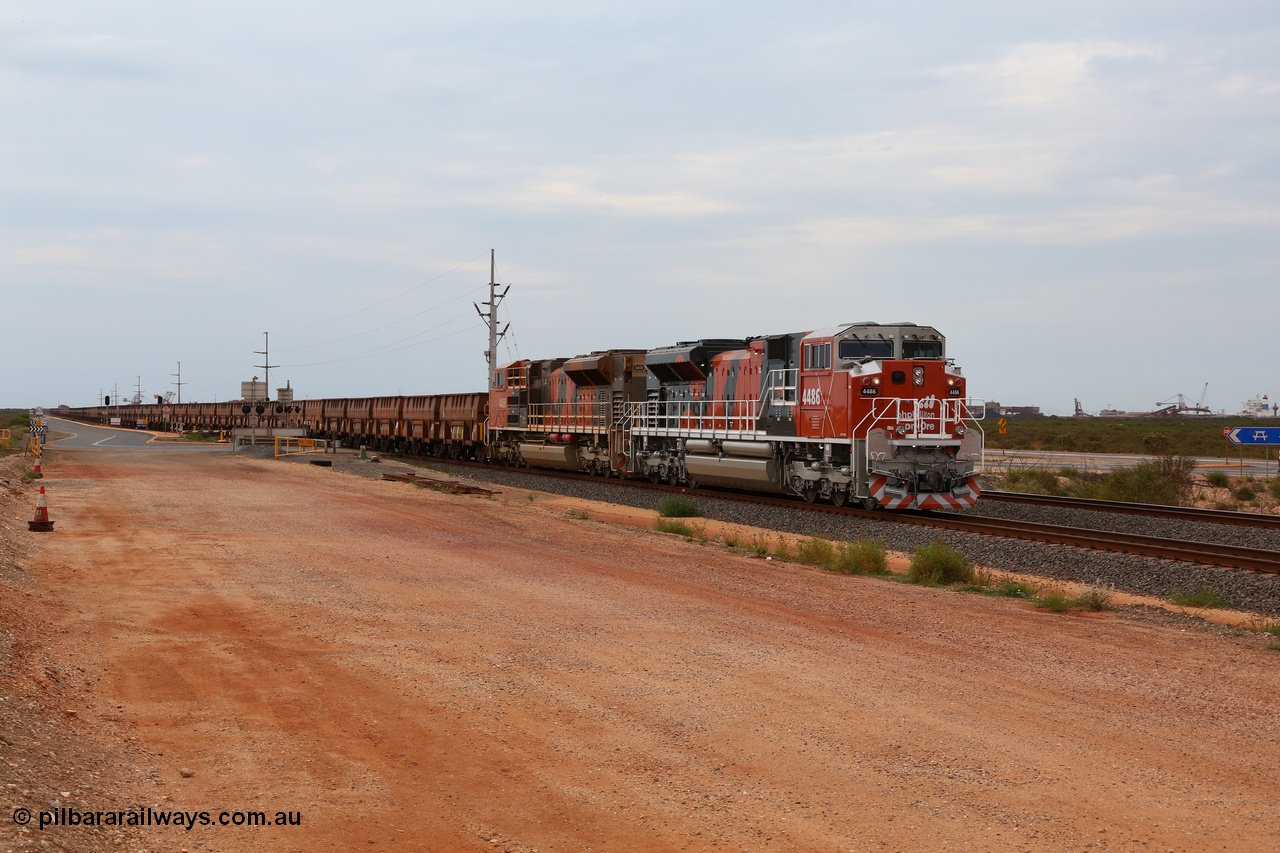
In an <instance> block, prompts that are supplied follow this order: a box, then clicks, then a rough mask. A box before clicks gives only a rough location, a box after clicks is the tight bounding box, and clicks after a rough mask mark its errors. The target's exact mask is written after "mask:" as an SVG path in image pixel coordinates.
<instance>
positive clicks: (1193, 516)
mask: <svg viewBox="0 0 1280 853" xmlns="http://www.w3.org/2000/svg"><path fill="white" fill-rule="evenodd" d="M981 500H990V501H1002V502H1004V503H1018V504H1031V505H1035V506H1052V507H1060V508H1063V509H1088V510H1097V511H1099V512H1114V513H1120V514H1124V515H1146V516H1151V517H1154V518H1177V519H1182V520H1183V521H1204V522H1209V523H1211V524H1232V525H1236V526H1238V527H1265V528H1271V529H1278V528H1280V515H1262V514H1261V513H1255V512H1237V511H1235V510H1229V509H1197V508H1195V507H1183V506H1163V505H1161V504H1138V503H1128V502H1126V501H1103V500H1095V499H1093V498H1069V497H1062V496H1059V495H1033V494H1027V493H1025V492H999V491H994V490H992V489H985V490H983V492H982V497H981Z"/></svg>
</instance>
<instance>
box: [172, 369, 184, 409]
mask: <svg viewBox="0 0 1280 853" xmlns="http://www.w3.org/2000/svg"><path fill="white" fill-rule="evenodd" d="M169 375H170V376H176V377H178V381H177V382H175V383H173V384H174V385H177V386H178V402H179V403H181V402H182V386H183V385H186V384H187V383H185V382H183V381H182V362H178V372H177V373H170V374H169Z"/></svg>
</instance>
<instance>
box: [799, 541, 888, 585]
mask: <svg viewBox="0 0 1280 853" xmlns="http://www.w3.org/2000/svg"><path fill="white" fill-rule="evenodd" d="M774 556H775V557H776V558H777V559H780V560H790V561H792V562H796V563H804V564H806V565H810V566H820V567H821V568H824V569H830V570H831V571H833V572H841V573H842V574H846V575H882V574H886V573H887V572H888V571H889V560H888V554H887V552H886V551H885V547H884V543H883V542H881V541H880V540H879V539H859V540H858V541H857V542H840V543H833V542H831V541H830V540H828V539H823V538H821V537H818V536H815V537H813V538H811V539H807V540H805V541H804V542H801V543H800V544H799V545H798V546H796V549H795V552H794V553H792V552H791V551H790V549H788V548H787V546H786V544H785V543H784V542H782V540H781V539H779V541H778V547H777V549H776V550H775V551H774Z"/></svg>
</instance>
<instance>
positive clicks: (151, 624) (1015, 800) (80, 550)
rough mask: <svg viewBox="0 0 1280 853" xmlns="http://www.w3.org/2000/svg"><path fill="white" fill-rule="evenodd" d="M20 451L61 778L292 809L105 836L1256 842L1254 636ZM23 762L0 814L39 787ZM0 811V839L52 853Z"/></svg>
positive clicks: (150, 466) (143, 797)
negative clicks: (79, 771) (76, 765)
mask: <svg viewBox="0 0 1280 853" xmlns="http://www.w3.org/2000/svg"><path fill="white" fill-rule="evenodd" d="M45 470H46V474H47V475H48V476H47V477H46V480H45V481H44V482H45V484H46V485H47V487H48V491H49V503H50V509H51V512H52V514H53V517H54V518H55V520H56V522H57V529H56V532H55V533H53V534H48V535H44V536H43V537H37V536H35V535H32V536H31V537H30V538H29V539H28V538H24V539H23V542H22V543H20V548H21V549H22V554H21V557H20V558H21V562H22V563H23V564H24V567H25V571H23V572H22V573H21V582H17V581H14V582H11V583H8V584H7V585H4V586H0V589H3V590H4V591H5V596H6V603H7V605H8V607H7V609H4V610H0V615H3V618H5V619H6V620H9V622H11V623H12V624H9V623H8V622H7V623H6V624H5V627H6V628H7V630H9V632H10V633H11V634H12V635H14V639H13V646H14V648H16V649H18V650H20V651H21V650H25V653H24V654H21V655H17V656H14V657H12V658H11V660H12V661H13V669H12V671H11V672H10V673H9V675H10V677H13V678H16V679H23V678H25V679H31V680H34V681H40V679H41V678H42V676H41V674H40V673H41V672H46V673H47V672H50V671H52V672H60V673H63V674H64V675H63V676H62V677H60V678H58V679H56V680H55V681H56V683H50V684H45V685H44V687H42V688H41V689H43V690H46V694H47V696H48V699H47V701H46V702H45V703H44V706H43V707H45V708H46V710H48V711H49V712H50V713H53V714H56V713H57V711H58V709H61V708H64V707H65V708H67V709H74V710H75V711H76V714H75V715H74V717H73V718H72V719H73V722H69V723H65V725H66V726H68V727H70V729H73V730H74V731H73V734H74V736H75V737H76V738H78V739H80V740H81V741H83V742H85V743H88V744H89V745H90V746H91V747H92V748H93V749H94V750H96V754H98V755H99V756H100V757H101V759H100V760H101V762H102V763H103V765H104V766H103V767H101V768H100V770H101V773H102V775H103V778H106V777H111V778H118V779H119V780H121V781H120V783H119V784H120V786H121V787H119V788H116V789H113V790H115V791H117V792H118V793H115V794H110V795H108V794H107V793H103V791H101V790H98V789H97V788H96V787H95V785H94V784H92V779H90V780H89V782H87V783H85V784H84V787H81V788H79V789H77V790H73V791H70V792H69V793H70V796H69V797H65V798H62V801H61V802H62V805H66V806H71V807H75V808H80V809H84V810H93V809H117V808H121V809H127V808H130V807H136V806H142V807H144V808H145V807H147V806H150V807H152V808H153V809H165V810H184V811H191V812H200V811H206V812H209V813H210V814H211V816H212V817H213V819H214V820H216V818H217V815H218V814H219V813H220V812H221V811H224V810H226V811H234V810H261V811H264V812H266V813H267V814H268V816H274V815H275V813H276V812H294V813H299V812H300V813H301V822H300V825H297V826H283V827H269V828H248V827H221V826H216V825H212V826H201V825H197V826H195V827H194V828H192V829H191V830H189V831H187V830H178V829H174V828H172V827H149V828H142V829H138V830H134V831H133V832H132V834H130V835H128V836H127V838H126V839H125V842H124V846H126V847H128V848H129V849H150V850H178V849H186V850H192V851H195V850H209V851H214V850H216V851H249V850H255V851H260V850H352V849H367V850H440V851H453V850H461V851H465V850H507V851H532V850H540V851H552V850H556V851H560V850H563V851H578V850H598V851H615V850H628V851H631V850H654V851H659V850H662V851H665V850H779V851H790V850H814V851H836V850H880V849H885V850H948V849H949V850H975V849H977V850H1007V849H1028V850H1079V849H1082V848H1098V849H1126V850H1127V849H1143V850H1167V849H1171V850H1232V851H1237V850H1274V849H1277V848H1280V806H1278V805H1277V804H1278V803H1280V777H1278V773H1277V767H1278V766H1280V740H1278V737H1277V723H1278V722H1280V714H1278V711H1280V708H1278V705H1280V700H1278V699H1277V697H1278V696H1280V674H1278V673H1280V653H1277V652H1272V651H1268V650H1266V649H1265V648H1264V647H1263V645H1262V643H1261V642H1260V641H1258V640H1257V639H1256V638H1254V637H1245V638H1234V637H1231V636H1227V635H1225V634H1222V633H1212V632H1208V631H1200V630H1187V629H1186V628H1180V627H1178V625H1177V624H1174V623H1170V624H1160V623H1158V622H1156V621H1151V620H1148V621H1139V620H1136V619H1133V618H1129V617H1127V616H1123V615H1115V614H1106V615H1103V616H1101V617H1099V618H1080V617H1064V616H1057V615H1051V614H1046V613H1041V612H1037V611H1034V610H1031V609H1028V608H1027V607H1026V606H1024V605H1020V604H1018V603H1016V602H1011V601H1008V600H1000V599H988V598H982V597H979V596H974V595H965V594H959V593H954V592H950V591H945V590H929V589H919V588H914V587H910V586H907V585H904V584H899V583H894V582H891V581H887V580H884V579H875V578H862V577H846V576H839V575H832V574H828V573H824V572H821V571H817V570H813V569H808V568H803V567H798V566H793V565H787V564H780V563H777V562H765V561H763V560H759V559H750V558H747V557H744V556H741V555H740V554H737V553H735V552H732V551H729V550H728V549H725V548H722V547H719V546H713V545H697V544H691V543H686V542H685V541H683V540H681V539H678V538H675V537H668V536H660V535H657V534H653V533H650V532H647V531H641V530H636V529H633V528H629V527H626V526H622V525H618V524H613V523H606V522H602V521H598V520H585V521H584V520H575V519H571V518H566V517H565V516H564V510H563V504H562V503H557V502H556V501H553V500H550V499H545V498H537V499H534V500H530V499H529V497H528V495H527V494H526V493H523V492H517V491H505V492H503V493H502V494H501V495H499V496H498V497H497V499H494V500H490V499H485V498H483V497H476V496H465V495H464V496H454V495H447V494H441V493H437V492H432V491H429V490H423V489H417V488H415V487H413V486H410V485H406V484H400V483H389V482H378V481H373V480H366V479H363V478H357V477H351V476H346V475H342V474H339V473H337V472H334V471H327V470H322V469H318V468H312V467H310V466H306V465H294V464H288V463H283V462H267V461H255V460H247V459H241V458H231V457H229V456H225V455H212V454H187V455H180V454H175V453H169V452H164V451H157V452H154V453H153V452H146V453H133V454H124V453H121V454H110V453H100V452H84V453H72V452H63V453H62V454H61V455H60V456H59V457H57V458H56V460H55V463H54V464H53V465H47V466H46V469H45ZM28 493H30V490H29V489H27V490H25V491H24V494H28ZM26 511H27V507H26V506H25V505H22V506H17V505H16V504H14V505H12V506H8V507H7V508H6V513H8V514H13V513H21V514H24V515H25V513H26ZM7 530H9V529H8V528H7ZM6 535H14V536H21V537H27V534H26V533H25V531H20V532H17V533H6ZM67 673H70V674H71V676H74V677H68V676H67V675H66V674H67ZM42 683H43V682H42ZM60 724H61V723H60ZM0 745H2V744H0ZM11 766H13V767H15V768H16V767H18V764H17V763H16V759H15V761H14V762H13V763H12V764H11ZM184 771H185V774H184ZM113 774H114V775H113ZM94 778H97V777H94ZM23 784H26V783H23ZM23 790H28V791H32V790H34V789H32V788H25V789H24V788H22V787H21V786H18V787H17V788H9V789H7V791H6V799H5V806H6V809H10V808H12V807H15V806H27V807H29V808H32V809H33V810H36V809H41V808H48V806H47V805H46V804H42V803H41V802H23V794H22V791H23ZM37 795H38V791H36V792H35V793H32V794H31V795H30V796H32V797H35V796H37ZM107 796H117V797H126V798H128V799H127V800H126V801H121V800H118V799H117V800H111V801H106V800H104V799H102V798H103V797H107ZM0 820H2V821H4V825H3V827H2V828H0V844H4V843H10V844H12V846H13V847H15V848H19V847H20V846H22V845H26V844H30V845H38V844H39V842H40V841H41V840H45V841H49V842H50V843H51V844H53V845H55V847H56V846H65V848H66V849H76V848H74V847H72V846H66V845H68V844H69V843H70V842H69V841H68V840H67V839H69V838H70V837H71V836H69V835H65V834H63V835H60V834H59V833H60V832H61V831H62V828H59V827H50V828H46V829H45V830H43V831H40V830H37V829H35V828H34V826H32V827H28V828H27V831H26V832H21V833H20V832H19V831H18V830H17V829H16V828H14V827H12V826H11V825H9V812H8V811H6V812H5V813H4V814H3V815H0ZM33 849H34V847H33Z"/></svg>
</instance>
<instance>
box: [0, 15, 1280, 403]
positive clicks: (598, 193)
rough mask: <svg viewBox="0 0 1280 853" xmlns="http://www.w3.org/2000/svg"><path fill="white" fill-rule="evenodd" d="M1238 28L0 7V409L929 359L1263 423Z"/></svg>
mask: <svg viewBox="0 0 1280 853" xmlns="http://www.w3.org/2000/svg"><path fill="white" fill-rule="evenodd" d="M1278 169H1280V6H1277V5H1276V4H1275V2H1274V0H1272V2H1229V0H1228V2H1216V3H1212V4H1210V3H1204V2H1196V3H1185V2H1177V0H1163V2H1141V3H1139V2H1123V0H1107V2H1087V0H1086V1H1085V2H1081V0H1072V2H1062V3H1056V2H1036V3H1026V2H1007V3H1002V2H985V3H983V2H977V3H972V2H971V3H909V2H896V3H883V4H879V3H874V4H873V3H852V2H809V3H805V2H792V3H787V4H782V3H776V2H770V3H756V2H742V0H738V2H733V3H721V2H700V3H688V2H681V3H664V2H646V3H607V2H589V3H588V2H583V3H551V2H548V3H501V2H487V3H486V2H471V3H468V4H459V3H449V4H445V3H430V2H427V3H424V2H412V3H410V2H403V3H397V2H380V3H379V2H365V3H361V4H352V3H323V2H305V3H303V2H297V3H285V2H274V3H273V2H268V3H262V2H253V3H243V2H227V0H224V2H219V3H213V4H209V3H199V4H197V3H183V2H163V3H161V2H122V0H117V1H116V2H112V3H100V2H61V3H50V2H25V0H6V2H5V3H3V4H0V288H2V292H0V297H2V300H0V305H2V306H3V307H2V308H0V311H2V312H3V314H2V316H3V317H4V320H5V322H4V323H3V326H2V327H0V329H2V331H0V341H3V343H4V351H5V353H6V356H7V357H8V358H7V359H6V361H7V368H8V369H7V370H6V371H5V373H4V378H3V379H0V405H21V406H27V405H34V404H44V405H56V404H58V403H68V404H71V405H80V406H83V405H90V404H92V403H93V401H94V400H95V398H96V397H97V395H98V394H99V389H101V388H106V389H110V388H111V387H112V386H114V385H118V386H119V389H120V392H121V394H124V393H125V392H126V390H127V391H128V393H130V394H131V393H133V391H134V389H135V386H136V384H137V383H138V381H139V379H138V377H141V390H142V392H143V393H144V394H158V393H164V392H165V391H167V390H174V385H173V384H172V383H173V382H174V381H175V377H174V376H173V375H172V374H174V373H176V372H177V365H178V363H179V362H181V364H182V378H183V381H184V382H187V383H189V384H187V385H185V386H183V389H182V396H183V399H184V400H212V399H215V398H216V399H219V400H225V399H228V398H232V397H235V396H238V392H239V383H240V381H242V380H247V379H249V378H250V376H252V375H253V374H261V373H262V371H261V370H260V369H258V368H255V366H254V365H260V364H262V363H263V360H262V356H260V355H255V353H254V351H255V350H261V349H263V332H265V331H269V332H270V333H271V335H270V361H271V362H272V363H273V364H278V365H281V366H280V367H279V368H278V369H276V370H272V372H271V380H272V382H271V384H272V386H276V385H283V384H284V382H283V380H285V379H288V380H290V381H291V382H292V384H293V386H294V388H295V389H296V392H297V394H298V396H299V397H323V396H371V395H382V394H401V393H403V394H411V393H437V392H446V391H468V390H481V389H483V387H484V382H485V375H486V374H485V363H484V358H483V350H484V348H485V346H486V343H487V332H486V330H485V328H484V326H483V324H482V323H481V321H480V319H479V318H478V317H477V316H476V311H475V309H474V308H473V307H472V305H471V303H472V301H476V300H481V299H483V298H484V296H485V292H484V291H485V286H486V283H487V282H488V280H489V263H488V262H489V250H490V249H491V248H493V249H496V250H497V261H498V278H499V280H500V281H502V282H503V283H504V284H511V286H512V287H511V292H510V295H509V296H508V298H507V300H506V302H505V303H504V304H503V306H502V308H503V318H502V321H503V322H504V323H505V322H507V321H510V323H511V334H510V336H509V337H508V339H507V342H506V346H505V347H504V348H503V352H502V360H504V361H505V360H508V359H509V358H514V357H516V356H517V355H518V356H522V357H553V356H572V355H575V354H578V353H582V352H587V351H590V350H593V349H603V348H608V347H656V346H663V345H667V344H670V343H673V342H675V341H679V340H690V339H695V338H699V337H744V336H748V335H758V334H769V333H781V332H790V331H801V330H807V329H812V328H817V327H823V326H829V325H833V324H835V323H838V322H843V321H858V320H875V321H879V322H896V321H902V320H908V321H912V322H916V323H920V324H928V325H932V326H935V327H937V328H938V329H939V330H940V331H942V333H943V334H945V335H946V336H947V338H948V348H949V354H950V355H951V356H952V357H954V358H955V359H956V360H957V362H958V363H959V364H960V365H961V366H962V367H963V368H964V371H965V373H966V374H967V375H968V376H969V377H970V392H971V394H973V395H974V396H979V397H985V398H987V399H993V400H999V401H1001V402H1002V403H1005V404H1014V405H1039V406H1041V407H1043V408H1044V409H1045V410H1046V411H1049V412H1056V413H1060V414H1070V412H1071V409H1072V398H1073V397H1079V398H1080V399H1081V401H1082V402H1083V404H1084V406H1085V408H1086V409H1088V410H1092V411H1096V410H1098V409H1101V408H1104V407H1117V408H1126V409H1150V408H1152V407H1153V406H1154V404H1155V403H1156V401H1158V400H1160V401H1163V400H1167V399H1169V398H1170V397H1172V396H1173V395H1174V394H1176V393H1178V392H1182V393H1185V394H1186V395H1188V396H1189V397H1190V398H1192V399H1193V400H1194V399H1195V398H1198V397H1199V396H1200V393H1201V389H1202V388H1203V386H1204V384H1205V383H1206V382H1208V383H1209V389H1208V399H1207V403H1208V405H1210V406H1211V407H1212V408H1214V409H1215V410H1217V409H1225V410H1226V411H1227V412H1228V413H1234V412H1236V411H1238V410H1239V409H1240V407H1241V403H1242V401H1244V400H1245V399H1246V398H1247V397H1250V396H1252V395H1254V394H1259V393H1271V394H1274V393H1277V392H1280V382H1277V379H1278V378H1280V371H1278V370H1277V351H1278V346H1277V340H1278V339H1280V287H1278V277H1280V180H1278V177H1280V176H1278V175H1277V171H1278Z"/></svg>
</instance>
